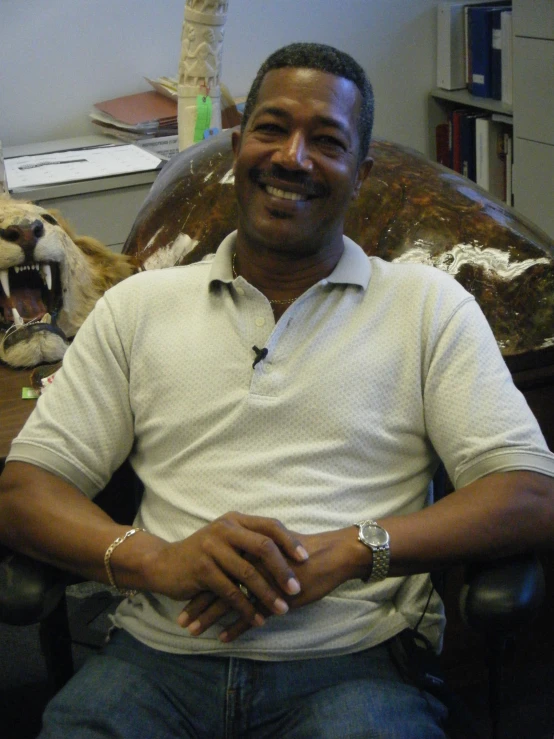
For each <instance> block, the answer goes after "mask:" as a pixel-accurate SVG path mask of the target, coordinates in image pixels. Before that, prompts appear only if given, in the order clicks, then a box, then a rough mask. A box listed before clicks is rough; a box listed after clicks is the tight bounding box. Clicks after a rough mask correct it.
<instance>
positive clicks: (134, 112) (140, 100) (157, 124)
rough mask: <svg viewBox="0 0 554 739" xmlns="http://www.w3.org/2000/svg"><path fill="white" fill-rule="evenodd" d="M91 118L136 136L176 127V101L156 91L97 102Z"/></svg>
mask: <svg viewBox="0 0 554 739" xmlns="http://www.w3.org/2000/svg"><path fill="white" fill-rule="evenodd" d="M90 117H91V118H92V120H93V121H96V122H98V123H100V124H104V125H106V126H113V127H116V128H119V129H126V130H130V131H133V132H136V133H142V134H147V133H154V132H157V131H159V129H162V128H164V127H172V128H175V127H176V126H177V101H176V100H171V99H170V98H168V97H165V96H164V95H161V94H160V93H159V92H154V91H153V90H151V91H148V92H139V93H136V94H134V95H124V96H123V97H119V98H113V99H112V100H104V101H102V102H99V103H95V104H94V106H93V108H92V110H91V112H90Z"/></svg>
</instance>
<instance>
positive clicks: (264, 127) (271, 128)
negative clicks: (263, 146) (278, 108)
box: [254, 123, 285, 134]
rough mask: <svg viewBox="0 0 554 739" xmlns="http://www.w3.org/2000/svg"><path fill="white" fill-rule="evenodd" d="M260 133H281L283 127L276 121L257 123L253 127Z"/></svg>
mask: <svg viewBox="0 0 554 739" xmlns="http://www.w3.org/2000/svg"><path fill="white" fill-rule="evenodd" d="M254 130H255V131H258V132H260V133H268V134H271V133H282V132H283V131H284V130H285V129H284V128H283V127H282V126H280V125H279V124H278V123H258V125H257V126H256V127H255V129H254Z"/></svg>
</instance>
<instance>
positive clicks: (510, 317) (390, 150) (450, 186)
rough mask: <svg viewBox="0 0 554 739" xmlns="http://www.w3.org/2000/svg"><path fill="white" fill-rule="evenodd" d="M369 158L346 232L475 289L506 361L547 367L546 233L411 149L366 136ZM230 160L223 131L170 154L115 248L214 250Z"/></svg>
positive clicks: (229, 211) (224, 218)
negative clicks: (120, 245) (121, 243)
mask: <svg viewBox="0 0 554 739" xmlns="http://www.w3.org/2000/svg"><path fill="white" fill-rule="evenodd" d="M371 155H372V156H373V159H374V166H373V169H372V172H371V176H370V177H369V178H368V179H367V180H366V181H365V182H364V184H363V186H362V189H361V192H360V196H359V197H358V198H357V200H355V201H354V202H353V204H352V206H351V208H350V210H349V213H348V217H347V220H346V224H345V232H346V235H347V236H350V237H351V238H353V239H354V240H355V241H357V242H358V243H359V244H360V245H361V246H362V247H363V249H364V250H365V251H366V252H367V253H368V254H371V255H376V256H380V257H382V258H384V259H386V260H389V261H415V262H423V263H426V264H432V265H434V266H436V267H438V268H439V269H443V270H445V271H447V272H449V273H450V274H451V275H452V276H454V277H455V278H456V279H457V280H458V281H459V282H461V283H462V284H463V285H464V287H465V288H466V289H467V290H469V292H471V293H473V294H474V295H475V298H476V299H477V301H478V303H479V304H480V305H481V307H482V309H483V311H484V313H485V315H486V316H487V318H488V320H489V323H490V324H491V327H492V329H493V332H494V334H495V336H496V339H497V341H498V344H499V346H500V348H501V351H502V353H503V354H504V356H505V358H506V360H507V361H508V364H509V365H510V363H511V364H512V365H513V366H516V365H517V366H518V367H522V366H526V363H527V364H530V365H531V366H536V364H537V362H539V363H542V364H545V363H550V364H552V365H554V242H553V241H552V239H550V238H549V237H548V236H547V235H546V234H545V233H543V232H542V231H540V229H538V228H537V227H535V226H534V225H533V224H531V223H530V222H529V221H527V220H526V219H524V218H523V217H522V216H520V215H519V214H518V213H517V212H516V211H514V210H513V209H512V208H509V207H508V206H506V205H505V204H503V203H501V202H499V201H498V200H496V199H495V198H493V197H492V196H489V195H488V193H486V192H485V191H484V190H482V189H481V188H480V187H478V186H477V185H475V184H474V183H473V182H471V181H470V180H468V179H466V178H465V177H462V176H461V175H458V174H456V173H455V172H453V171H452V170H449V169H447V168H445V167H443V166H441V165H439V164H436V163H434V162H431V161H430V160H429V159H426V158H425V157H424V156H422V155H421V154H419V153H418V152H415V151H413V150H411V149H407V148H406V147H402V146H399V145H397V144H393V143H390V142H387V141H382V140H379V139H376V140H375V141H374V142H373V144H372V148H371ZM232 163H233V153H232V149H231V132H230V131H226V132H223V133H222V134H220V135H218V136H215V137H212V138H211V139H208V140H207V141H205V142H202V143H200V144H198V145H195V146H192V147H190V148H188V149H185V150H184V151H182V152H181V153H180V154H178V155H177V156H176V157H174V158H173V159H172V160H171V161H170V162H169V163H168V164H167V165H166V166H165V168H164V169H163V171H162V172H161V174H160V176H159V177H158V179H157V180H156V182H155V183H154V185H153V187H152V190H151V192H150V194H149V196H148V198H147V199H146V201H145V203H144V204H143V206H142V208H141V210H140V212H139V215H138V217H137V219H136V221H135V223H134V225H133V227H132V229H131V232H130V234H129V237H128V239H127V241H126V244H125V246H124V252H125V253H127V254H130V255H132V256H134V257H135V258H136V259H137V260H138V262H139V263H140V264H141V265H143V266H144V267H145V268H156V267H160V266H170V265H172V264H188V263H190V262H193V261H197V260H199V259H201V258H202V257H204V256H205V255H206V254H208V253H211V252H213V251H215V249H216V248H217V246H218V245H219V243H220V242H221V240H222V239H223V238H224V237H225V236H226V235H227V234H228V233H229V232H230V231H232V230H233V229H234V228H235V226H236V221H237V208H236V202H235V196H234V188H233V187H232V184H233V181H234V178H233V173H232ZM538 355H540V357H541V358H540V359H537V356H538ZM543 356H544V358H542V357H543Z"/></svg>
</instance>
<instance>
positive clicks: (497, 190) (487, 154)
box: [475, 117, 506, 200]
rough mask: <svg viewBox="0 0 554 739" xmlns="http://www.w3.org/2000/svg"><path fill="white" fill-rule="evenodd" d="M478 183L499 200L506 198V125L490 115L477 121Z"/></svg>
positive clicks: (476, 154)
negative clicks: (494, 119)
mask: <svg viewBox="0 0 554 739" xmlns="http://www.w3.org/2000/svg"><path fill="white" fill-rule="evenodd" d="M475 159H476V178H475V181H476V182H477V184H478V185H479V186H480V187H482V188H483V189H484V190H487V191H488V192H489V193H490V194H491V195H494V196H495V197H497V198H498V199H499V200H505V199H506V161H505V154H504V126H503V125H502V124H501V123H499V122H498V121H493V120H492V119H491V118H489V117H481V118H478V119H477V120H476V121H475Z"/></svg>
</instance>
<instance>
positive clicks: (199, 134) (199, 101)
mask: <svg viewBox="0 0 554 739" xmlns="http://www.w3.org/2000/svg"><path fill="white" fill-rule="evenodd" d="M211 122H212V99H211V97H210V96H209V95H197V96H196V126H195V127H194V143H196V142H197V141H202V140H203V139H204V131H205V130H206V129H207V128H209V127H210V123H211Z"/></svg>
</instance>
